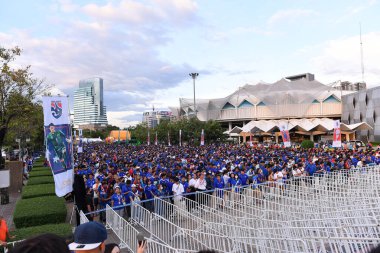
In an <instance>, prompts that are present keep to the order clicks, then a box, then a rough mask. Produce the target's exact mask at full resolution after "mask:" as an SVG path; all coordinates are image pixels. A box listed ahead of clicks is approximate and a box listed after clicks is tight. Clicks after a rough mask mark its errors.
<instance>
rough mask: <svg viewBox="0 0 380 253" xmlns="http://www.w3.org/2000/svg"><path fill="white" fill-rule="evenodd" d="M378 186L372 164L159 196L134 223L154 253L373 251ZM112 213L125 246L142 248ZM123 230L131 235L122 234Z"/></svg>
mask: <svg viewBox="0 0 380 253" xmlns="http://www.w3.org/2000/svg"><path fill="white" fill-rule="evenodd" d="M378 182H380V167H379V166H372V167H364V168H361V169H351V170H348V171H339V172H332V173H328V174H323V175H315V176H314V177H304V176H303V177H299V178H295V179H291V180H284V181H283V183H272V182H268V183H266V184H261V185H250V186H248V187H245V188H235V189H230V190H228V189H216V190H215V191H214V192H213V193H206V192H197V193H196V195H195V196H194V197H191V198H190V197H189V198H183V199H182V200H181V201H177V202H175V204H172V203H171V202H170V201H169V199H155V200H154V212H153V213H151V212H150V211H148V210H147V209H145V208H144V207H142V206H141V205H138V204H134V205H132V207H131V221H132V223H131V224H132V225H135V226H136V225H137V226H138V227H140V228H142V229H144V230H146V231H147V232H149V233H150V235H151V237H150V238H148V239H149V242H150V244H151V246H149V250H148V252H178V253H180V252H183V253H185V252H192V250H193V251H196V250H199V249H202V248H204V249H214V250H216V251H218V252H227V253H235V252H236V253H237V252H264V253H269V252H284V253H285V252H286V253H290V252H292V253H293V252H321V253H330V252H368V251H369V250H370V249H372V248H374V247H375V246H377V244H379V243H380V239H379V238H380V226H378V224H380V208H378V207H379V206H380V184H378ZM108 208H109V207H108ZM109 213H110V210H109V209H107V223H108V222H109V221H108V220H109V219H111V221H110V223H111V224H110V225H109V226H110V227H111V228H113V229H115V230H114V232H115V234H117V235H118V236H120V237H119V238H122V239H121V242H122V243H124V244H125V245H128V241H131V242H132V239H133V242H134V243H135V245H134V246H136V247H137V241H136V239H135V238H136V235H137V230H136V229H134V228H133V226H132V225H130V224H128V223H127V225H124V224H123V221H124V219H122V218H121V217H120V216H119V217H120V219H119V220H118V219H117V218H115V217H113V218H112V216H110V214H109ZM112 215H114V214H112ZM116 215H117V214H116ZM109 216H110V217H109ZM114 216H115V215H114ZM115 219H116V220H115ZM112 220H113V221H112ZM121 226H126V228H123V229H122V230H128V226H129V227H130V228H132V229H133V230H132V232H128V233H127V232H126V233H125V235H124V237H123V236H122V234H121V232H120V231H118V230H117V229H116V228H118V227H121ZM138 227H137V228H138ZM138 229H139V228H138ZM128 248H129V247H128ZM130 249H131V250H132V251H133V252H134V249H133V247H132V246H130Z"/></svg>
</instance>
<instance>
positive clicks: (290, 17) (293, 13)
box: [267, 9, 319, 25]
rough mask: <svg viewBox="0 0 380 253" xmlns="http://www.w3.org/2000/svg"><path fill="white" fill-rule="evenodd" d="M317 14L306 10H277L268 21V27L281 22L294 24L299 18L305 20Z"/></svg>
mask: <svg viewBox="0 0 380 253" xmlns="http://www.w3.org/2000/svg"><path fill="white" fill-rule="evenodd" d="M318 14H319V13H318V12H316V11H314V10H307V9H289V10H279V11H277V12H276V13H274V14H273V15H272V16H271V17H269V19H268V22H267V23H268V25H274V24H277V23H282V22H284V21H285V22H294V21H295V20H297V19H299V18H307V17H311V16H316V15H318Z"/></svg>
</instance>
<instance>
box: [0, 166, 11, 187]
mask: <svg viewBox="0 0 380 253" xmlns="http://www.w3.org/2000/svg"><path fill="white" fill-rule="evenodd" d="M10 185H11V184H10V177H9V170H0V188H7V187H9V186H10Z"/></svg>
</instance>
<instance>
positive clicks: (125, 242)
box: [106, 205, 138, 252]
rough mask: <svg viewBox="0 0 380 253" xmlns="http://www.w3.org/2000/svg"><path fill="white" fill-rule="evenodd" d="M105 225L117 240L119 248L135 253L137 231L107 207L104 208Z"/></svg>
mask: <svg viewBox="0 0 380 253" xmlns="http://www.w3.org/2000/svg"><path fill="white" fill-rule="evenodd" d="M106 223H107V226H108V227H109V228H110V229H111V230H112V231H113V232H114V233H115V235H116V236H117V237H118V238H119V240H120V248H128V249H129V250H130V251H131V252H136V250H137V246H138V242H137V234H138V231H137V230H136V229H135V228H134V227H133V226H132V225H131V224H129V223H128V222H127V221H126V220H125V219H124V218H123V217H121V216H120V215H118V214H117V213H116V212H115V211H114V210H113V209H112V208H111V207H110V206H109V205H107V207H106Z"/></svg>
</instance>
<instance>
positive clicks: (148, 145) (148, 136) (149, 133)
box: [147, 131, 150, 146]
mask: <svg viewBox="0 0 380 253" xmlns="http://www.w3.org/2000/svg"><path fill="white" fill-rule="evenodd" d="M147 142H148V146H149V145H150V133H149V131H148V140H147Z"/></svg>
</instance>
